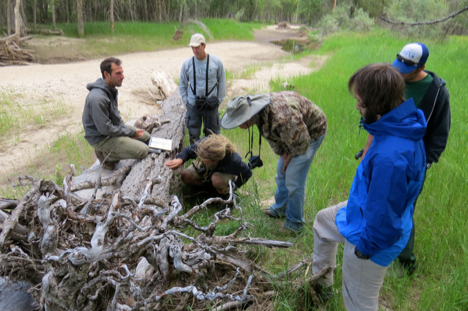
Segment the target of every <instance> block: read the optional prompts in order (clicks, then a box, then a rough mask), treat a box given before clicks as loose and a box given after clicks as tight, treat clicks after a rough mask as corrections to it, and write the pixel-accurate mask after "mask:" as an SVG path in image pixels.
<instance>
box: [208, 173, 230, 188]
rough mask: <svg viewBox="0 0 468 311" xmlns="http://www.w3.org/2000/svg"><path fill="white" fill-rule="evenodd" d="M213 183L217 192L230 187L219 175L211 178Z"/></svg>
mask: <svg viewBox="0 0 468 311" xmlns="http://www.w3.org/2000/svg"><path fill="white" fill-rule="evenodd" d="M211 183H212V184H213V187H215V188H216V190H223V189H226V188H227V187H228V184H227V183H226V181H224V179H223V178H222V177H221V176H220V175H218V174H213V175H212V176H211Z"/></svg>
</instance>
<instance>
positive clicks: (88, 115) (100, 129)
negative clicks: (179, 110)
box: [82, 57, 150, 170]
mask: <svg viewBox="0 0 468 311" xmlns="http://www.w3.org/2000/svg"><path fill="white" fill-rule="evenodd" d="M101 74H102V79H98V80H97V81H96V82H94V83H89V84H88V85H87V86H86V88H87V89H88V90H89V94H88V96H87V97H86V103H85V107H84V111H83V118H82V120H83V127H84V130H85V139H86V140H87V141H88V143H89V144H90V145H91V147H93V148H94V151H95V153H96V156H97V158H98V159H99V162H100V163H101V165H102V167H103V168H105V169H108V170H113V169H114V168H115V165H116V164H117V163H118V162H119V161H120V160H122V159H142V158H144V157H146V156H147V155H148V145H147V144H148V141H149V139H150V134H149V133H147V132H146V131H145V130H142V129H136V128H134V127H132V126H128V125H125V123H124V122H123V121H122V118H121V117H120V113H119V108H118V104H117V95H118V91H117V89H116V87H117V86H121V85H122V81H123V79H124V75H123V69H122V65H121V61H120V60H119V59H117V58H112V57H109V58H106V59H105V60H103V61H102V63H101Z"/></svg>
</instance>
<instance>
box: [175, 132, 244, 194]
mask: <svg viewBox="0 0 468 311" xmlns="http://www.w3.org/2000/svg"><path fill="white" fill-rule="evenodd" d="M197 158H198V159H197ZM189 159H197V160H196V161H194V162H193V164H192V165H191V166H190V167H189V168H188V169H186V170H184V171H183V172H182V175H181V179H182V181H183V182H184V184H186V185H187V186H198V187H201V188H206V189H207V190H209V189H210V188H211V187H213V188H214V189H216V191H217V192H218V193H219V194H227V193H229V180H232V181H233V182H234V184H235V185H236V187H240V186H242V185H243V184H245V183H246V182H247V180H249V178H250V177H251V176H252V171H251V170H250V168H249V167H248V166H247V164H245V163H244V162H242V158H241V157H240V155H239V154H238V153H236V147H235V146H234V145H233V144H232V143H231V142H230V141H229V140H228V139H227V138H226V137H224V136H222V135H216V134H212V135H210V136H206V137H204V138H202V139H200V140H198V141H196V142H195V143H193V144H192V145H190V146H189V147H187V148H185V149H184V150H182V151H181V153H179V154H178V155H177V156H176V158H175V159H174V160H170V161H167V162H166V165H167V166H168V167H169V168H171V169H176V168H178V167H180V166H181V165H182V164H184V163H185V162H187V161H188V160H189Z"/></svg>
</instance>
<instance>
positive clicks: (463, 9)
mask: <svg viewBox="0 0 468 311" xmlns="http://www.w3.org/2000/svg"><path fill="white" fill-rule="evenodd" d="M467 10H468V6H466V7H464V8H462V9H460V10H458V11H456V12H453V13H452V14H450V15H448V16H446V17H443V18H439V19H435V20H432V21H425V22H413V23H408V22H397V21H392V20H389V19H386V18H385V17H384V16H383V15H380V16H379V18H380V19H381V20H383V21H384V22H386V23H389V24H393V25H406V26H420V25H432V24H437V23H441V22H444V21H446V20H448V19H450V18H454V17H455V16H457V15H458V14H461V13H463V12H465V11H467Z"/></svg>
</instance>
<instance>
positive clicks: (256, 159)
mask: <svg viewBox="0 0 468 311" xmlns="http://www.w3.org/2000/svg"><path fill="white" fill-rule="evenodd" d="M262 166H263V161H262V159H260V156H259V155H257V156H251V157H250V158H249V168H250V169H251V170H253V169H254V168H256V167H262Z"/></svg>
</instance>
